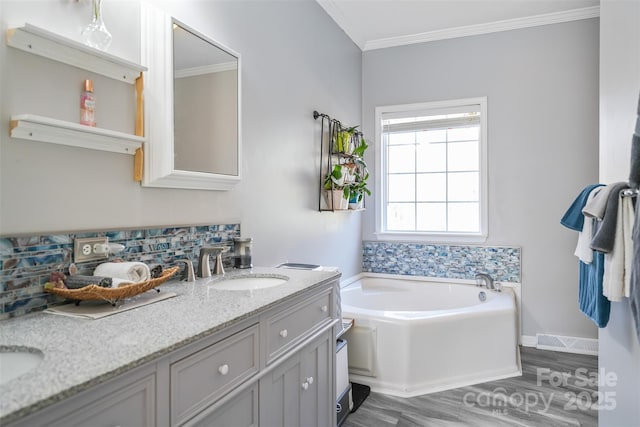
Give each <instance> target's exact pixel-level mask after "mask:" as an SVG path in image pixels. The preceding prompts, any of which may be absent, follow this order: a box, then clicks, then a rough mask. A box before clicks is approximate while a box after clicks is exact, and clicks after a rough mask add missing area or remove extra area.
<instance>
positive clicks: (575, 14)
mask: <svg viewBox="0 0 640 427" xmlns="http://www.w3.org/2000/svg"><path fill="white" fill-rule="evenodd" d="M323 2H328V3H332V1H331V0H323ZM323 7H324V6H323ZM334 7H335V6H334ZM331 16H332V17H333V15H331ZM599 16H600V6H593V7H585V8H581V9H572V10H566V11H562V12H554V13H546V14H542V15H533V16H527V17H523V18H515V19H505V20H503V21H495V22H488V23H485V24H476V25H467V26H464V27H455V28H447V29H443V30H436V31H428V32H425V33H418V34H412V35H408V36H399V37H389V38H384V39H377V40H369V41H367V42H365V43H364V47H363V48H362V50H363V51H367V50H375V49H383V48H387V47H395V46H404V45H409V44H415V43H425V42H431V41H436V40H445V39H452V38H457V37H468V36H476V35H480V34H489V33H497V32H500V31H509V30H517V29H521V28H529V27H537V26H541V25H549V24H559V23H562V22H569V21H578V20H581V19H589V18H597V17H599ZM334 19H335V18H334ZM336 22H337V21H336ZM338 24H340V23H338ZM347 34H349V33H347Z"/></svg>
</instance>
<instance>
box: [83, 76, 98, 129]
mask: <svg viewBox="0 0 640 427" xmlns="http://www.w3.org/2000/svg"><path fill="white" fill-rule="evenodd" d="M80 124H82V125H86V126H95V125H96V100H95V98H94V96H93V82H92V81H91V80H85V81H84V85H83V90H82V94H81V95H80Z"/></svg>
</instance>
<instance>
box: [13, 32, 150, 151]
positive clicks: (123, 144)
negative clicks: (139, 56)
mask: <svg viewBox="0 0 640 427" xmlns="http://www.w3.org/2000/svg"><path fill="white" fill-rule="evenodd" d="M6 40H7V45H9V46H11V47H13V48H15V49H19V50H22V51H25V52H28V53H31V54H33V55H38V56H42V57H44V58H48V59H51V60H54V61H57V62H61V63H63V64H67V65H70V66H73V67H76V68H80V69H83V70H86V71H90V72H92V73H95V74H100V75H102V76H106V77H109V78H111V79H113V80H115V81H117V82H121V83H127V84H130V85H134V90H135V93H136V121H135V133H134V134H128V133H123V132H117V131H113V130H108V129H101V128H95V127H90V126H84V125H81V124H79V123H73V122H68V121H64V120H58V119H55V118H50V117H42V116H37V115H33V114H20V115H13V116H11V123H10V133H11V136H12V137H14V138H21V139H25V140H31V141H40V142H49V143H54V144H62V145H70V146H74V147H83V148H89V149H94V150H102V151H110V152H114V153H123V154H130V155H136V158H139V157H140V158H141V147H142V144H143V142H144V141H145V139H144V127H143V123H144V109H143V91H144V85H143V72H144V71H147V67H145V66H143V65H140V64H136V63H134V62H131V61H127V60H125V59H122V58H120V57H117V56H115V55H112V54H110V53H107V52H103V51H101V50H98V49H95V48H93V47H89V46H86V45H84V44H82V43H80V42H78V41H75V40H71V39H68V38H66V37H63V36H61V35H59V34H55V33H52V32H51V31H48V30H45V29H43V28H39V27H37V26H35V25H31V24H24V26H22V27H16V28H10V29H8V30H7V37H6ZM136 151H137V153H136Z"/></svg>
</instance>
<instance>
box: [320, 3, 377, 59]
mask: <svg viewBox="0 0 640 427" xmlns="http://www.w3.org/2000/svg"><path fill="white" fill-rule="evenodd" d="M316 2H317V3H318V4H319V5H320V6H321V7H322V8H323V9H324V11H325V12H327V14H328V15H329V16H330V17H331V19H333V20H334V21H335V23H336V24H338V27H340V28H341V29H342V31H344V32H345V34H346V35H347V36H349V38H350V39H351V41H353V42H354V43H355V44H356V45H357V46H358V47H359V48H360V50H365V49H364V47H365V44H366V41H365V40H364V37H363V36H362V34H359V32H358V31H357V30H356V29H355V27H354V26H353V25H352V24H351V21H350V20H349V19H347V17H346V16H344V13H342V9H340V8H339V7H338V5H337V4H336V2H335V0H316Z"/></svg>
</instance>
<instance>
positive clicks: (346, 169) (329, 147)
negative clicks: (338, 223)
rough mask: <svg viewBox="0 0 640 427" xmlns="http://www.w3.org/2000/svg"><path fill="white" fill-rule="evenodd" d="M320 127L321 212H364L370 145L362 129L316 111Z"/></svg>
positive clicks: (319, 205) (314, 116)
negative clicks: (365, 155) (368, 148)
mask: <svg viewBox="0 0 640 427" xmlns="http://www.w3.org/2000/svg"><path fill="white" fill-rule="evenodd" d="M313 118H314V119H315V120H317V119H321V126H320V144H321V148H320V185H319V187H320V195H319V200H318V210H320V211H333V212H340V211H343V212H353V211H361V210H364V196H365V194H367V195H370V194H371V192H370V191H369V189H368V188H367V180H368V179H369V172H368V170H367V165H366V163H365V161H364V158H363V157H364V151H365V150H366V149H367V147H368V145H367V143H366V142H365V139H364V135H363V134H362V132H359V131H358V130H356V128H357V127H358V126H351V127H347V126H344V125H343V124H342V123H340V121H338V120H335V119H332V118H331V117H329V116H328V115H326V114H323V113H319V112H317V111H314V112H313Z"/></svg>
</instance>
